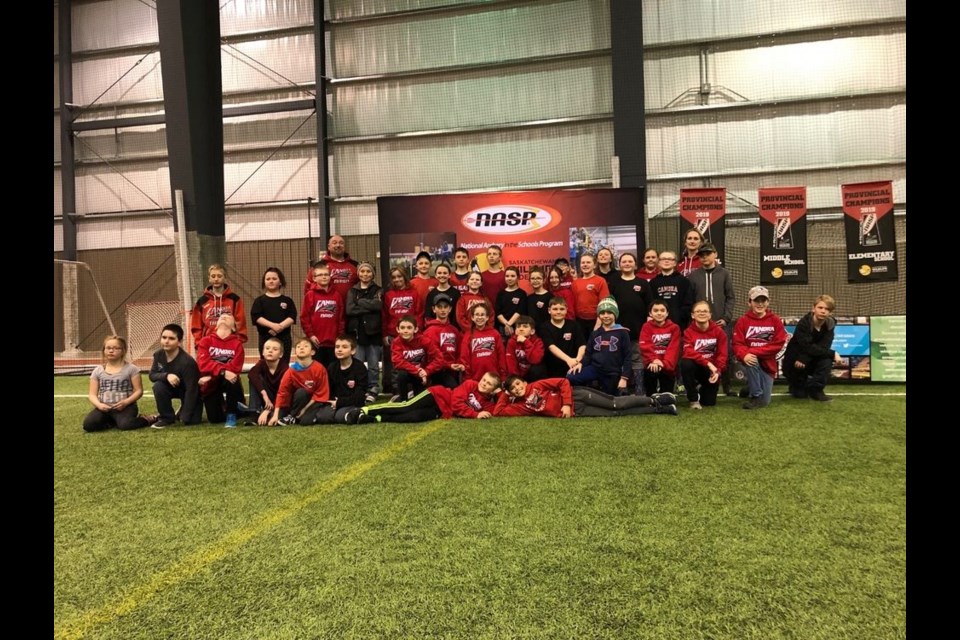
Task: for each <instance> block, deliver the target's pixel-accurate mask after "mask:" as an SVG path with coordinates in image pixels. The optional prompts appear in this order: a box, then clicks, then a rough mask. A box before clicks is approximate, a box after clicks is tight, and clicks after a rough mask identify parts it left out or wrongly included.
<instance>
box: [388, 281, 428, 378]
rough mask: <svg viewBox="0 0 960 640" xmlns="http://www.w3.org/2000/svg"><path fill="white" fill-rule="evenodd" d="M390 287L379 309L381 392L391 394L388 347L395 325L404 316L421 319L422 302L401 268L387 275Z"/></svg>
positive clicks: (393, 335)
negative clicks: (381, 363) (381, 369)
mask: <svg viewBox="0 0 960 640" xmlns="http://www.w3.org/2000/svg"><path fill="white" fill-rule="evenodd" d="M388 276H389V278H390V286H389V288H386V290H385V291H384V294H383V305H382V307H381V314H382V322H381V324H382V327H383V346H384V352H383V372H382V373H383V390H384V391H385V392H386V393H393V391H394V389H393V378H394V375H393V365H392V364H391V357H390V346H391V345H392V344H393V341H394V340H396V339H397V324H398V323H399V322H400V318H402V317H404V316H413V317H414V318H422V317H423V304H422V303H423V301H422V300H421V299H420V296H419V295H418V294H417V292H416V290H414V288H413V287H411V286H410V278H409V276H408V275H407V270H406V269H404V268H403V267H393V268H392V269H390V272H389V274H388Z"/></svg>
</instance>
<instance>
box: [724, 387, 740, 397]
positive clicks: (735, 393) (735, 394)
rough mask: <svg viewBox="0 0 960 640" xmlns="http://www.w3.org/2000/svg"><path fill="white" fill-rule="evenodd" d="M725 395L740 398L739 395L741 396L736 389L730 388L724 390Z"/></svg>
mask: <svg viewBox="0 0 960 640" xmlns="http://www.w3.org/2000/svg"><path fill="white" fill-rule="evenodd" d="M723 395H725V396H727V397H728V398H739V397H740V393H739V392H737V391H734V390H733V389H730V390H729V391H724V392H723Z"/></svg>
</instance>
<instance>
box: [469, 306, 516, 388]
mask: <svg viewBox="0 0 960 640" xmlns="http://www.w3.org/2000/svg"><path fill="white" fill-rule="evenodd" d="M462 299H463V298H461V300H462ZM491 313H492V312H491V311H490V305H488V304H487V303H486V302H480V303H478V304H477V305H475V306H474V307H473V309H471V317H472V320H473V324H472V325H471V326H470V328H469V329H468V330H467V331H465V332H464V334H463V342H462V343H461V345H460V362H461V363H462V364H463V365H464V366H466V371H465V372H464V379H467V380H477V381H479V380H480V378H482V377H483V374H485V373H487V372H488V371H489V372H491V373H495V374H497V376H498V377H500V378H503V377H504V372H505V371H506V370H507V361H506V357H505V353H504V350H503V340H501V338H500V332H499V331H497V330H496V329H494V328H493V323H492V322H490V319H491V318H490V315H491Z"/></svg>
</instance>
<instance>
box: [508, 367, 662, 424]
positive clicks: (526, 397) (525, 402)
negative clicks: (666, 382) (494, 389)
mask: <svg viewBox="0 0 960 640" xmlns="http://www.w3.org/2000/svg"><path fill="white" fill-rule="evenodd" d="M503 386H504V389H505V392H504V393H503V395H501V396H500V399H499V400H497V406H496V407H494V409H493V415H495V416H504V417H507V416H543V417H545V418H570V417H572V416H573V415H574V414H576V415H578V416H582V417H592V418H598V417H600V418H613V417H623V416H636V415H647V414H655V413H659V414H666V415H671V416H675V415H678V412H677V407H676V403H677V399H676V398H675V397H674V395H673V394H672V393H659V394H657V396H656V397H652V398H648V397H647V396H620V397H616V396H611V395H609V394H606V393H604V392H602V391H598V390H596V389H592V388H590V387H574V386H572V385H571V384H570V381H569V380H567V379H566V378H546V379H544V380H538V381H536V382H530V383H527V382H526V381H525V380H524V379H523V378H521V377H519V376H510V377H509V378H507V381H506V382H505V383H504V385H503Z"/></svg>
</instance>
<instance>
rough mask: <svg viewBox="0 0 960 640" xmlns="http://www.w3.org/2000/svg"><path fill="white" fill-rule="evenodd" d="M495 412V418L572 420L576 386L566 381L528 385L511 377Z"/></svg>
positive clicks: (538, 382) (553, 379)
mask: <svg viewBox="0 0 960 640" xmlns="http://www.w3.org/2000/svg"><path fill="white" fill-rule="evenodd" d="M504 390H505V393H503V394H502V395H501V396H500V399H499V400H497V406H496V407H494V409H493V415H495V416H543V417H545V418H569V417H571V416H573V387H572V386H570V382H569V381H568V380H567V379H566V378H546V379H545V380H538V381H536V382H530V383H527V382H526V381H525V380H524V379H523V378H520V377H518V376H511V377H509V378H507V381H506V383H504Z"/></svg>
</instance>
